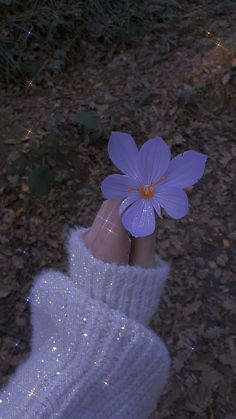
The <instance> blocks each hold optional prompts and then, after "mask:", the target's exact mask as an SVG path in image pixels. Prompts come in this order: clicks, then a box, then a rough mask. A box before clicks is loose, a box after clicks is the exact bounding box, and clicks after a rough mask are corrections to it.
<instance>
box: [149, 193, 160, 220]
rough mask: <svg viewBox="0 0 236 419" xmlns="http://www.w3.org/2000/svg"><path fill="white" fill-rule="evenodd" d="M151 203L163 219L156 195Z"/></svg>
mask: <svg viewBox="0 0 236 419" xmlns="http://www.w3.org/2000/svg"><path fill="white" fill-rule="evenodd" d="M150 202H151V204H152V206H153V207H154V209H155V210H156V212H157V214H158V215H159V217H160V218H163V217H162V215H161V207H160V204H159V202H158V200H157V198H156V196H155V195H154V196H153V197H152V198H151V199H150Z"/></svg>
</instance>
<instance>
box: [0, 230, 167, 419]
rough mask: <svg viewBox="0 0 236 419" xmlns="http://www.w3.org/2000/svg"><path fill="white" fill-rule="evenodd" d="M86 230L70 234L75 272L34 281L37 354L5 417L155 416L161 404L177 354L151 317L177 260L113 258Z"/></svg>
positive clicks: (7, 402)
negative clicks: (124, 261)
mask: <svg viewBox="0 0 236 419" xmlns="http://www.w3.org/2000/svg"><path fill="white" fill-rule="evenodd" d="M85 231H86V229H85V228H83V227H80V226H77V227H74V228H71V229H70V230H69V232H68V233H67V238H66V249H67V252H68V256H69V263H68V275H66V274H64V273H62V272H60V271H57V270H55V269H44V270H42V271H41V272H40V273H39V274H37V275H36V277H35V279H34V284H33V287H32V288H31V291H30V295H29V298H30V302H31V319H32V345H31V352H30V354H29V356H28V358H27V359H26V360H25V361H24V362H23V363H22V364H21V365H20V366H19V367H18V368H17V370H16V371H15V373H14V374H13V376H11V377H10V379H9V381H8V383H7V385H5V387H4V388H3V389H2V390H1V392H0V419H54V418H61V419H69V418H70V419H72V418H73V419H147V418H148V416H149V415H150V414H151V412H152V411H153V410H155V408H156V405H157V401H158V399H159V396H160V394H161V392H162V390H163V387H164V386H165V384H166V382H167V380H168V373H169V366H170V359H169V355H168V351H167V349H166V347H165V345H164V343H163V341H162V340H161V339H160V338H159V337H158V336H157V335H156V334H155V333H154V332H153V331H152V330H151V329H150V327H148V323H149V321H150V320H151V317H152V315H153V314H154V312H155V311H156V310H157V306H158V302H159V298H160V295H161V292H162V290H163V286H164V283H165V281H166V279H167V277H168V274H169V271H170V264H169V263H168V262H165V261H163V260H162V259H161V258H160V257H159V256H158V255H157V254H156V255H155V258H156V267H155V268H152V269H147V268H142V267H140V266H130V265H126V266H124V265H117V264H115V263H105V262H103V261H101V260H98V259H97V258H95V257H94V256H93V255H92V254H91V252H90V250H89V249H88V248H87V247H86V246H85V244H84V241H83V239H82V237H81V235H82V234H83V233H84V232H85Z"/></svg>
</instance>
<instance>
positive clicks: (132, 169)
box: [108, 131, 139, 178]
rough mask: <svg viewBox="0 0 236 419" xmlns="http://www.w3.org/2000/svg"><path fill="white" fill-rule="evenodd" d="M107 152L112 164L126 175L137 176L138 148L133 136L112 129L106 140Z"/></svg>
mask: <svg viewBox="0 0 236 419" xmlns="http://www.w3.org/2000/svg"><path fill="white" fill-rule="evenodd" d="M108 154H109V156H110V158H111V160H112V162H113V163H114V165H115V166H116V167H117V168H118V169H119V170H121V171H122V172H123V173H125V174H126V175H129V176H131V177H134V178H137V177H139V173H138V170H137V163H138V148H137V146H136V144H135V141H134V139H133V137H132V136H131V135H129V134H127V133H125V132H119V131H113V132H112V133H111V136H110V139H109V142H108Z"/></svg>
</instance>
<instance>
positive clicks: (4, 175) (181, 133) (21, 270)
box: [0, 11, 236, 419]
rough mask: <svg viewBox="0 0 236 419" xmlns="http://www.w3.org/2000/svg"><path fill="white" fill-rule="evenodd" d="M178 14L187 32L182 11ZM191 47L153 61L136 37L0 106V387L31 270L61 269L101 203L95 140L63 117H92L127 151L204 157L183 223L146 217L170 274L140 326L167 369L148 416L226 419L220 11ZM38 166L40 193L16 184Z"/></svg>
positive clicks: (229, 226)
mask: <svg viewBox="0 0 236 419" xmlns="http://www.w3.org/2000/svg"><path fill="white" fill-rule="evenodd" d="M186 14H187V15H188V18H189V19H192V21H193V28H195V29H194V30H196V26H194V13H193V14H192V15H191V11H189V14H188V12H186ZM209 32H210V33H209ZM194 39H195V41H194V43H189V44H188V45H183V46H181V47H179V46H178V47H176V48H173V49H172V50H171V51H169V53H168V55H167V56H166V57H165V58H163V59H159V58H158V57H159V56H157V52H158V42H157V41H156V40H155V37H154V36H153V35H152V36H151V35H150V36H146V37H144V38H143V40H142V41H141V43H140V46H139V47H136V48H133V49H129V50H120V51H119V53H118V54H116V55H115V56H114V57H113V58H112V59H111V60H110V61H109V62H102V61H101V60H99V53H98V54H97V56H94V57H93V59H91V60H90V63H89V65H87V66H85V65H83V64H80V63H79V64H78V65H74V66H73V68H70V69H69V70H68V72H67V73H66V74H64V75H61V76H60V77H59V76H57V77H55V78H54V80H53V82H51V86H50V87H48V88H45V87H44V88H42V87H39V86H34V84H33V83H29V84H28V86H27V87H26V88H25V90H24V92H23V93H22V92H21V95H17V94H16V92H14V88H13V89H12V92H10V93H9V90H8V92H7V93H6V94H5V95H3V96H2V99H1V102H2V103H1V108H0V111H1V113H0V118H1V119H0V130H1V142H0V150H1V153H0V179H1V180H0V200H1V209H0V215H1V223H0V244H1V250H0V266H1V284H0V348H1V349H0V368H1V384H3V383H5V382H6V381H7V380H8V378H9V376H10V375H11V374H13V372H14V370H15V369H16V368H17V366H18V365H19V364H20V363H21V362H22V361H23V359H24V358H25V357H27V354H28V353H29V351H30V337H31V329H30V307H29V305H28V304H27V302H26V296H27V293H28V292H29V290H30V288H31V286H32V281H33V277H34V275H35V274H36V273H37V272H38V271H40V270H41V269H42V268H44V267H54V268H56V269H61V270H64V271H65V269H66V254H65V247H64V237H65V234H66V231H67V230H68V228H69V227H70V226H73V225H75V224H77V225H84V226H89V225H91V223H92V221H93V219H94V216H95V214H96V212H97V211H98V209H99V207H100V205H101V203H102V202H103V197H102V194H101V191H100V183H101V181H102V180H103V179H104V178H105V177H106V176H107V175H108V174H110V173H111V172H112V171H113V167H112V165H111V162H110V160H109V158H108V154H107V140H108V137H107V138H106V139H104V138H100V137H99V136H96V133H94V131H93V130H90V129H86V128H83V127H82V126H81V125H78V123H76V121H75V120H74V113H75V111H77V110H83V111H91V110H92V111H93V112H97V113H98V115H99V116H100V118H101V121H102V124H103V126H104V127H106V128H107V129H108V132H109V130H112V129H114V128H115V130H118V131H125V132H129V133H131V134H132V135H133V137H134V138H135V140H136V142H137V144H138V146H141V144H143V142H144V141H146V140H147V139H148V138H152V137H153V136H155V135H158V136H161V137H163V138H164V139H165V141H166V142H167V143H168V144H169V146H170V147H171V151H172V157H173V156H174V155H176V154H179V153H181V152H183V151H186V150H191V149H193V150H197V151H200V152H202V153H204V154H207V155H208V160H207V163H206V170H205V174H204V176H203V178H202V179H201V181H200V182H199V183H198V184H197V185H196V186H195V187H194V189H193V192H192V194H191V195H190V197H189V202H190V211H189V214H188V215H187V216H186V217H184V219H182V220H179V221H175V220H172V219H170V218H167V217H166V218H163V219H162V220H161V219H160V221H159V228H158V235H157V241H156V251H157V252H158V253H159V254H160V255H161V256H162V257H163V258H164V259H166V260H169V261H170V262H171V265H172V270H171V275H170V278H169V280H168V282H167V285H166V288H165V292H164V294H163V297H162V300H161V305H160V309H159V312H158V313H157V314H156V315H155V316H154V317H153V319H152V322H151V327H152V329H153V330H155V331H156V332H157V333H158V335H159V336H161V337H162V339H163V340H164V342H165V343H166V346H167V348H168V350H169V353H170V357H171V360H172V366H171V376H170V381H169V384H168V386H166V388H165V391H164V393H163V395H162V397H161V400H160V402H159V404H158V408H157V410H156V412H155V413H153V415H152V418H155V419H167V418H168V419H172V418H173V419H186V418H192V419H195V418H196V419H198V418H202V419H205V418H206V419H234V418H236V416H235V415H236V413H235V411H236V409H235V406H236V396H235V388H236V383H235V376H236V341H235V339H236V334H235V312H236V303H235V276H236V262H235V241H236V229H235V180H236V179H235V174H236V163H235V156H236V142H235V138H236V125H235V113H236V51H235V49H233V46H234V45H235V41H236V39H235V32H233V27H232V25H230V23H229V21H228V18H227V15H225V16H221V17H219V18H218V19H212V21H211V20H210V21H209V25H208V27H205V28H201V30H199V31H197V30H196V36H195V38H194ZM219 39H220V41H219ZM82 138H87V140H86V141H85V142H84V141H82V140H81V139H82ZM38 166H44V167H47V170H49V172H50V188H49V190H48V193H47V194H45V195H41V196H40V195H37V194H32V192H31V190H30V188H29V185H28V183H27V179H28V175H29V173H30V171H31V170H32V169H33V168H35V167H38ZM47 176H48V172H46V175H45V179H46V180H45V182H47ZM42 188H44V186H42ZM46 188H47V185H46ZM233 288H234V289H233Z"/></svg>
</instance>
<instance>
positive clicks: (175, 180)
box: [162, 150, 208, 189]
mask: <svg viewBox="0 0 236 419" xmlns="http://www.w3.org/2000/svg"><path fill="white" fill-rule="evenodd" d="M207 159H208V156H207V155H206V154H202V153H199V152H198V151H194V150H188V151H185V152H184V153H183V154H178V156H176V157H174V158H173V159H172V160H171V161H170V164H169V167H168V169H167V171H166V173H165V174H164V176H165V178H166V179H165V180H164V181H163V182H162V185H166V186H167V185H168V187H169V186H174V187H176V188H181V189H182V188H186V187H188V186H192V185H194V184H195V183H196V182H197V181H198V180H199V179H200V178H201V177H202V176H203V173H204V170H205V164H206V160H207Z"/></svg>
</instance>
